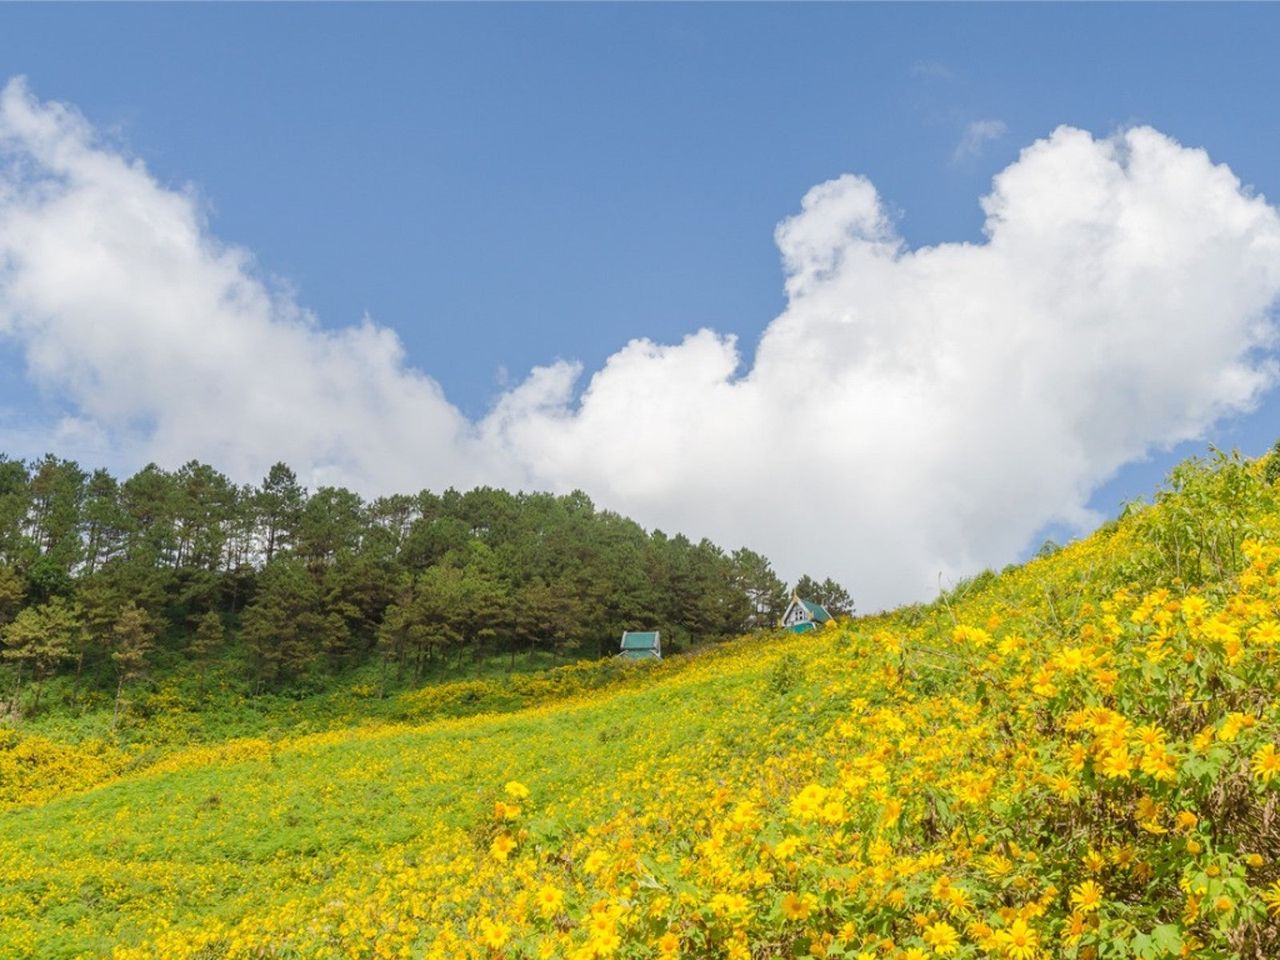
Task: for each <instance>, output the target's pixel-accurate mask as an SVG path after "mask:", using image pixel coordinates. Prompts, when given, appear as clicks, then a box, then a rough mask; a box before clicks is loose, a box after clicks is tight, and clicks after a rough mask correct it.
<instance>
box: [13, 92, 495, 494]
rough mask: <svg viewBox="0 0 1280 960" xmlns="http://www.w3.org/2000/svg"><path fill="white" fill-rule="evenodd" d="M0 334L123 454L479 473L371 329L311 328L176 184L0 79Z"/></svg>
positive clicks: (425, 387) (439, 400)
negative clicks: (212, 229) (0, 84)
mask: <svg viewBox="0 0 1280 960" xmlns="http://www.w3.org/2000/svg"><path fill="white" fill-rule="evenodd" d="M0 158H2V162H3V167H0V171H2V173H0V333H3V334H8V335H9V336H10V337H12V338H15V339H16V340H17V341H18V342H19V343H20V344H21V345H22V348H23V350H24V352H25V360H26V368H27V373H28V376H29V377H30V379H31V380H32V381H33V382H34V383H35V384H36V385H37V386H38V387H40V388H42V389H44V390H46V391H48V392H49V393H51V394H54V395H55V396H57V397H58V398H60V399H61V400H63V401H64V402H65V403H66V404H67V405H69V406H70V408H71V414H70V415H69V416H68V417H66V418H65V419H63V420H62V421H60V423H59V424H58V425H57V430H58V431H59V432H60V434H61V435H65V434H66V433H67V432H68V431H70V433H71V434H72V435H73V436H74V435H83V434H86V433H88V434H93V435H95V437H96V439H95V442H94V444H93V445H94V447H95V449H104V448H106V449H113V450H116V451H120V452H121V453H123V454H124V456H123V457H122V458H121V459H125V460H133V461H143V462H145V461H146V460H147V459H155V460H157V461H159V462H161V463H176V462H179V461H181V460H183V459H184V458H187V457H189V456H193V455H198V456H201V457H204V458H207V459H209V460H211V461H212V462H214V463H216V464H218V465H219V466H223V467H224V468H226V469H230V470H232V471H234V472H235V473H237V474H239V475H241V476H250V475H253V474H255V473H258V472H261V470H262V467H263V465H264V464H269V463H271V462H273V461H274V460H276V459H281V458H283V459H286V460H290V461H292V462H297V463H299V464H302V465H305V466H307V467H308V468H309V473H311V475H312V476H313V478H315V479H317V480H325V479H331V480H335V481H337V480H340V481H344V482H348V483H353V484H356V485H359V486H361V487H362V488H364V489H385V488H389V487H395V486H397V485H402V486H403V485H412V484H413V483H415V482H429V483H444V482H448V481H456V480H460V479H461V480H464V481H465V480H468V479H478V478H479V477H480V475H481V472H478V471H477V470H474V469H472V468H473V467H480V466H481V462H480V458H479V452H478V451H476V450H474V449H473V448H472V446H471V444H470V442H469V439H468V438H469V436H470V434H471V433H472V432H473V431H472V428H471V426H470V424H469V423H468V422H467V421H466V419H465V418H464V417H463V416H462V415H461V414H460V413H459V412H458V411H457V410H456V409H455V408H454V407H453V406H451V405H450V404H449V403H448V402H447V401H446V400H445V398H444V396H443V394H442V392H441V390H440V388H439V386H438V385H437V384H436V383H435V382H434V381H433V380H431V379H430V378H429V377H427V376H425V375H423V374H421V373H419V372H417V371H416V370H413V369H411V368H409V367H407V366H406V365H405V361H404V352H403V349H402V347H401V344H400V341H399V339H398V338H397V337H396V335H395V333H394V332H392V331H391V330H388V329H386V328H383V327H379V326H377V325H376V324H374V323H372V322H371V321H369V320H367V319H366V320H364V321H362V322H360V323H358V324H355V325H353V326H349V327H344V328H340V329H336V330H325V329H323V328H322V327H320V326H319V325H318V324H317V322H316V319H315V318H314V317H313V316H311V315H310V314H309V313H308V312H306V311H305V310H303V309H301V308H300V307H299V306H298V305H297V304H296V303H295V302H294V301H293V299H292V298H291V297H290V296H289V295H288V294H287V293H281V292H278V291H274V290H273V289H272V288H271V286H270V285H268V284H267V283H265V282H263V281H262V280H261V279H259V278H258V277H257V275H256V272H255V270H254V264H253V261H252V258H251V257H250V256H249V254H248V253H247V252H245V251H244V250H240V249H237V248H235V247H230V246H227V245H224V244H220V243H218V242H217V240H216V239H214V238H213V237H212V236H211V235H210V233H209V231H208V229H207V225H206V223H205V222H204V219H203V216H202V207H201V205H200V204H199V203H198V202H197V200H196V198H195V197H194V196H192V194H191V193H190V192H189V191H185V190H173V189H169V188H167V187H165V186H163V185H161V184H160V183H158V182H157V181H156V179H155V178H154V177H153V176H152V175H151V174H150V173H149V172H148V171H147V169H146V167H145V166H144V165H143V164H142V163H141V162H140V161H136V160H132V161H131V160H129V159H127V158H125V157H124V156H122V155H121V154H119V153H118V152H116V151H113V150H111V149H109V148H107V147H106V146H105V145H104V144H102V143H101V142H99V141H98V139H97V137H96V135H95V132H94V131H93V130H92V129H91V128H90V127H89V126H88V124H87V123H86V122H85V121H84V119H83V118H82V117H80V116H79V115H78V114H76V113H75V112H73V111H72V110H70V109H68V108H66V107H63V106H61V105H58V104H41V103H39V102H37V101H36V100H35V99H34V98H33V97H32V95H31V94H30V92H29V91H28V89H27V87H26V85H25V84H24V83H23V82H22V81H21V80H17V81H11V82H10V83H9V84H8V85H7V86H6V87H5V88H4V91H3V93H2V94H0Z"/></svg>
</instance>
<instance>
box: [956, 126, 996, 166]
mask: <svg viewBox="0 0 1280 960" xmlns="http://www.w3.org/2000/svg"><path fill="white" fill-rule="evenodd" d="M1008 132H1009V128H1008V127H1006V126H1005V124H1004V121H1003V120H974V121H973V122H972V123H970V124H969V125H968V126H966V127H965V128H964V133H963V134H962V135H961V137H960V142H959V143H957V144H956V148H955V150H953V151H952V153H951V162H952V163H953V164H957V163H964V162H965V161H966V160H972V159H973V158H974V157H977V156H979V155H981V153H982V149H983V147H985V146H986V145H987V144H988V143H991V142H992V141H994V140H999V139H1000V138H1001V137H1003V136H1004V135H1005V134H1006V133H1008Z"/></svg>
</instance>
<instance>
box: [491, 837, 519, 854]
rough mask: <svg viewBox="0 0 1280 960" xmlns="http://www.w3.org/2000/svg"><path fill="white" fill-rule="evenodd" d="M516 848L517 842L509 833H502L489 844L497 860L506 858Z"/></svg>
mask: <svg viewBox="0 0 1280 960" xmlns="http://www.w3.org/2000/svg"><path fill="white" fill-rule="evenodd" d="M515 848H516V842H515V840H514V839H513V838H512V836H511V834H509V833H500V834H498V835H497V836H496V837H494V838H493V843H491V844H489V852H490V853H491V854H493V858H494V859H495V860H506V859H507V856H508V854H510V853H511V851H512V850H514V849H515Z"/></svg>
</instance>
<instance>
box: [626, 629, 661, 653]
mask: <svg viewBox="0 0 1280 960" xmlns="http://www.w3.org/2000/svg"><path fill="white" fill-rule="evenodd" d="M657 648H658V631H657V630H628V631H626V632H625V633H623V634H622V649H623V650H656V649H657Z"/></svg>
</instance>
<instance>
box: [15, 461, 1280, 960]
mask: <svg viewBox="0 0 1280 960" xmlns="http://www.w3.org/2000/svg"><path fill="white" fill-rule="evenodd" d="M1265 468H1266V462H1265V461H1264V462H1261V463H1245V462H1241V461H1238V460H1235V459H1232V458H1225V457H1224V458H1219V459H1218V460H1216V461H1215V462H1213V463H1209V464H1188V465H1186V466H1185V467H1183V468H1180V470H1179V471H1178V472H1177V473H1176V474H1175V475H1174V477H1173V478H1172V481H1171V484H1170V489H1169V490H1168V491H1166V492H1165V493H1162V494H1161V495H1160V496H1159V497H1157V502H1156V503H1155V504H1154V505H1152V506H1147V507H1143V508H1135V509H1133V510H1131V511H1130V512H1129V514H1128V515H1127V516H1126V517H1125V518H1123V519H1122V520H1121V521H1119V522H1118V523H1115V524H1111V525H1109V526H1108V527H1107V528H1105V529H1103V530H1102V531H1100V532H1098V533H1097V534H1095V535H1094V536H1092V537H1090V538H1089V539H1087V540H1084V541H1082V542H1079V543H1076V544H1073V545H1071V546H1069V547H1067V548H1065V549H1063V550H1060V551H1058V552H1057V553H1055V554H1053V555H1052V556H1048V557H1044V558H1042V559H1038V560H1035V561H1033V562H1031V563H1029V564H1027V565H1025V566H1023V567H1021V568H1018V569H1014V570H1010V571H1007V572H1006V573H1004V574H1002V575H1000V576H995V575H984V576H983V577H980V578H978V579H977V580H976V581H974V582H972V583H970V584H967V585H965V586H964V587H963V588H961V589H957V590H955V591H952V593H951V594H949V595H946V596H944V597H942V598H940V599H939V601H938V602H937V603H935V604H933V605H931V606H928V607H913V608H908V609H904V610H900V611H896V612H895V613H893V614H890V615H885V616H881V617H875V618H866V619H862V620H857V621H853V622H850V623H846V624H843V625H842V626H840V627H839V628H836V629H832V630H827V631H823V632H821V633H819V634H815V635H809V636H804V637H777V636H769V637H757V638H753V639H748V640H743V641H739V642H737V643H736V644H733V645H730V646H728V647H726V648H725V649H724V650H722V651H720V652H718V653H716V654H713V655H707V656H705V657H699V658H692V659H690V660H688V661H686V662H685V663H683V664H680V665H679V667H678V668H677V667H676V665H675V664H674V663H673V664H669V665H664V666H663V667H661V668H659V669H656V670H649V671H647V672H645V673H643V674H637V675H636V678H635V679H634V680H629V681H628V682H626V683H624V684H622V685H619V686H616V687H612V688H607V689H601V690H599V691H595V692H587V693H583V694H580V695H577V696H571V697H569V698H567V699H563V700H559V701H555V702H547V703H545V704H543V705H540V706H533V707H530V708H528V709H523V710H517V711H515V712H510V713H506V714H486V715H480V716H474V717H466V718H459V719H452V720H437V721H432V722H426V723H415V722H407V723H401V724H397V725H390V724H385V725H382V726H379V727H369V728H365V729H358V730H343V731H334V732H330V733H319V734H313V735H310V736H306V737H301V738H297V739H294V740H285V741H281V742H278V743H267V744H262V743H255V742H244V743H240V744H235V743H232V744H228V745H226V746H224V747H222V748H217V749H209V750H205V751H199V752H196V751H192V752H189V753H187V754H179V755H175V756H174V757H172V758H169V759H168V760H167V761H163V762H160V763H158V764H155V765H153V766H151V767H150V768H148V769H146V770H142V771H140V772H138V773H136V774H127V773H125V774H124V775H122V776H116V777H115V778H114V779H112V780H111V781H110V782H108V783H106V784H105V785H103V786H101V787H99V788H97V789H91V790H87V791H85V792H81V793H74V794H71V795H66V796H62V797H58V798H54V799H47V800H43V801H41V802H33V803H31V804H30V805H28V806H26V807H23V808H20V809H12V810H10V811H8V812H6V813H4V814H0V864H2V865H3V867H0V869H3V870H4V876H3V882H2V883H0V955H3V956H6V957H7V956H15V957H40V958H51V957H74V956H90V957H96V956H110V957H114V958H116V960H132V958H144V957H145V958H152V957H158V958H209V960H212V958H222V957H246V958H247V957H296V958H312V957H315V958H323V957H333V958H338V957H342V958H348V957H350V958H363V957H371V958H372V957H413V958H422V957H431V958H442V960H451V958H464V957H472V958H487V960H494V958H511V960H515V958H533V957H544V958H552V957H555V958H582V960H586V958H597V957H601V958H605V957H621V958H640V957H653V958H674V957H708V958H711V957H715V958H721V957H726V958H735V960H748V958H773V957H803V956H810V957H852V958H859V960H925V958H932V957H954V958H972V957H994V958H1008V960H1032V958H1038V957H1098V958H1108V957H1149V958H1154V957H1162V956H1188V957H1202V958H1227V957H1239V958H1251V960H1252V958H1258V960H1262V958H1274V957H1277V956H1280V926H1277V919H1276V914H1277V913H1280V865H1278V864H1280V817H1277V810H1276V806H1277V803H1276V798H1277V797H1278V796H1280V755H1278V752H1277V741H1278V737H1280V514H1278V512H1277V502H1276V499H1277V498H1276V490H1275V488H1274V486H1273V485H1272V484H1271V483H1270V482H1268V480H1267V478H1266V477H1265V476H1264V474H1265ZM37 799H38V798H37Z"/></svg>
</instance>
